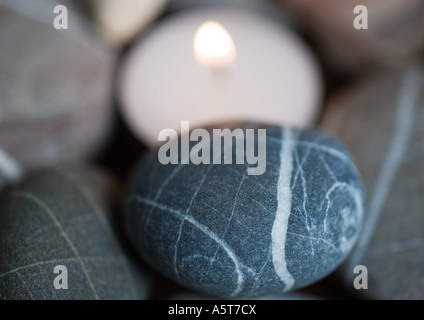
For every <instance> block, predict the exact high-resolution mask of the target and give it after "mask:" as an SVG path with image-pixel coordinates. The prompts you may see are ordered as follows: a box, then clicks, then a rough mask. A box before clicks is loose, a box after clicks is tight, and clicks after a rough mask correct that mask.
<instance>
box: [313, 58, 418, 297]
mask: <svg viewBox="0 0 424 320" xmlns="http://www.w3.org/2000/svg"><path fill="white" fill-rule="evenodd" d="M321 125H322V127H324V128H325V129H327V130H329V131H331V132H333V133H334V134H336V135H337V136H338V137H339V138H340V139H342V140H343V141H345V143H346V144H347V146H348V147H349V149H350V150H351V152H352V154H353V156H354V157H355V159H356V160H357V164H358V168H359V170H360V172H361V173H362V176H363V181H364V187H365V189H366V193H367V195H368V197H367V198H368V199H367V201H366V203H365V216H364V217H365V218H364V228H363V232H362V233H361V235H360V238H359V240H358V243H357V245H356V246H355V248H354V250H353V251H352V254H351V256H350V257H349V258H348V259H347V261H346V264H345V265H344V266H343V268H342V269H341V272H342V273H343V276H344V278H345V280H346V282H347V285H348V287H349V288H350V289H353V277H354V276H357V274H354V273H353V269H354V267H355V266H356V265H364V266H366V267H367V269H368V290H358V291H357V293H359V294H361V295H362V296H365V297H369V298H375V299H424V283H423V281H424V280H423V279H424V255H423V252H424V229H423V225H424V215H423V207H424V198H423V193H422V191H423V190H424V170H423V169H424V167H423V165H424V152H423V151H424V149H423V146H424V145H423V141H424V69H423V68H422V67H420V66H418V65H413V66H411V67H410V68H409V69H395V70H391V71H385V72H383V73H381V74H378V75H374V76H373V77H371V78H369V79H366V80H363V81H362V82H360V83H358V84H357V85H355V86H354V87H352V88H348V89H346V90H345V91H343V92H340V93H338V94H337V95H335V96H334V97H332V98H331V99H330V103H329V106H328V109H327V111H326V113H325V114H324V117H323V121H322V124H321ZM361 274H362V273H361ZM358 275H359V274H358Z"/></svg>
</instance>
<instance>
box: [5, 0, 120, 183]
mask: <svg viewBox="0 0 424 320" xmlns="http://www.w3.org/2000/svg"><path fill="white" fill-rule="evenodd" d="M7 3H8V4H7ZM57 4H60V3H59V2H55V1H42V2H39V3H38V2H37V3H36V2H34V1H30V0H26V1H23V0H20V1H7V2H4V1H3V2H2V3H0V47H1V48H2V49H1V50H0V150H1V151H2V152H3V153H5V154H7V155H8V157H9V158H10V159H13V160H14V161H15V162H16V163H17V164H18V165H19V166H21V167H22V168H23V169H24V171H25V170H27V169H33V168H36V167H39V166H44V165H47V164H52V163H57V162H59V161H64V160H65V161H71V160H80V159H87V158H91V157H94V156H96V155H97V154H98V152H99V151H100V150H101V148H102V146H103V144H104V143H105V142H106V138H107V135H108V133H109V131H110V127H111V121H112V119H113V109H112V104H111V92H112V89H111V88H112V81H113V71H114V60H115V58H114V54H113V52H112V51H111V50H110V48H108V47H106V46H105V44H104V43H103V42H101V41H100V40H99V38H98V37H96V36H95V35H94V34H93V33H92V32H90V30H91V29H90V28H89V27H88V24H84V23H83V20H81V19H78V15H76V14H75V13H74V12H73V11H72V10H71V9H69V10H68V14H69V29H68V30H56V29H55V28H54V27H53V20H54V18H55V17H56V15H55V14H54V13H53V8H54V7H55V5H57ZM12 8H14V9H12ZM1 167H2V162H1V161H0V180H2V176H3V179H4V180H7V179H9V176H10V173H9V174H8V173H6V174H2V170H1ZM3 171H5V170H3ZM0 184H2V182H1V181H0Z"/></svg>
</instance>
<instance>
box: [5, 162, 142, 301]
mask: <svg viewBox="0 0 424 320" xmlns="http://www.w3.org/2000/svg"><path fill="white" fill-rule="evenodd" d="M118 190H119V189H117V188H116V185H115V184H113V182H112V180H111V179H110V177H109V176H107V175H105V174H104V173H103V172H101V171H98V170H95V169H94V168H89V167H85V166H73V167H63V168H54V169H53V168H52V169H45V170H42V171H39V172H36V173H33V174H31V175H30V176H29V177H28V178H27V179H26V180H25V181H24V182H23V183H22V184H21V185H19V186H17V187H15V188H13V189H9V190H6V191H5V192H4V193H3V194H2V195H1V197H0V299H37V300H38V299H78V300H79V299H141V298H146V297H147V295H148V293H149V291H150V287H149V286H150V281H149V279H147V277H146V275H144V274H142V273H140V272H136V270H135V266H134V265H132V264H131V263H130V262H129V259H128V258H127V257H126V255H125V253H124V250H123V249H122V248H121V246H120V244H119V242H118V241H117V234H116V233H117V228H116V225H113V224H112V223H111V219H112V211H113V210H114V208H116V207H117V204H118V200H119V198H120V197H119V193H118V192H117V191H118ZM57 265H63V266H65V267H66V268H67V270H68V289H55V287H54V280H55V278H56V277H57V276H59V274H55V273H53V271H54V268H55V267H56V266H57Z"/></svg>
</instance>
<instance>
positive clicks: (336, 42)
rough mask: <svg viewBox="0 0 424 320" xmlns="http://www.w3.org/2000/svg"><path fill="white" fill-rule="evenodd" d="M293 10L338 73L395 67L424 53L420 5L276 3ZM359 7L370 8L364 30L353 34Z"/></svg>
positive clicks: (409, 0) (357, 0)
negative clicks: (356, 11) (381, 66)
mask: <svg viewBox="0 0 424 320" xmlns="http://www.w3.org/2000/svg"><path fill="white" fill-rule="evenodd" d="M279 1H280V2H281V3H283V4H284V5H286V6H287V7H288V8H290V9H292V10H293V11H294V12H295V14H296V15H298V17H299V18H300V23H301V24H304V26H305V29H306V30H307V31H308V32H309V33H310V35H311V38H313V39H314V40H315V43H316V45H317V46H318V47H319V49H320V50H321V51H322V52H323V55H324V57H325V58H326V60H327V63H328V64H329V65H330V66H332V67H333V68H334V70H336V71H341V70H343V71H345V72H357V71H359V70H363V69H366V68H368V67H370V66H372V65H388V64H397V63H398V62H400V61H402V60H409V59H410V58H412V57H414V56H418V55H419V54H420V53H422V52H423V50H424V18H423V17H424V2H423V1H421V0H404V1H398V0H343V1H340V0H321V1H316V0H302V1H299V0H279ZM357 5H365V6H366V7H367V8H368V29H367V30H356V29H355V28H354V25H353V21H354V19H355V17H356V16H357V15H358V14H355V13H354V12H353V10H354V8H355V7H356V6H357Z"/></svg>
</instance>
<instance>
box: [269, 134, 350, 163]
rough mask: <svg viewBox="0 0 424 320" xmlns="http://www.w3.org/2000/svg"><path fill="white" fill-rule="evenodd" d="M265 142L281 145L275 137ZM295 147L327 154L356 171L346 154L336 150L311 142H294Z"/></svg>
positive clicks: (270, 137)
mask: <svg viewBox="0 0 424 320" xmlns="http://www.w3.org/2000/svg"><path fill="white" fill-rule="evenodd" d="M267 140H269V141H272V142H275V143H278V144H280V143H281V140H280V139H278V138H276V137H272V136H269V137H267ZM295 145H296V146H301V147H307V148H311V149H314V150H318V151H322V152H325V153H328V154H330V155H332V156H334V157H335V158H337V159H339V160H341V161H343V162H345V163H346V164H348V165H350V166H353V167H354V168H355V169H356V167H355V166H354V165H353V162H352V160H351V159H350V158H349V156H347V155H346V154H344V153H343V152H341V151H340V150H337V149H335V148H332V147H329V146H325V145H321V144H318V143H315V142H311V141H299V140H298V141H296V142H295Z"/></svg>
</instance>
